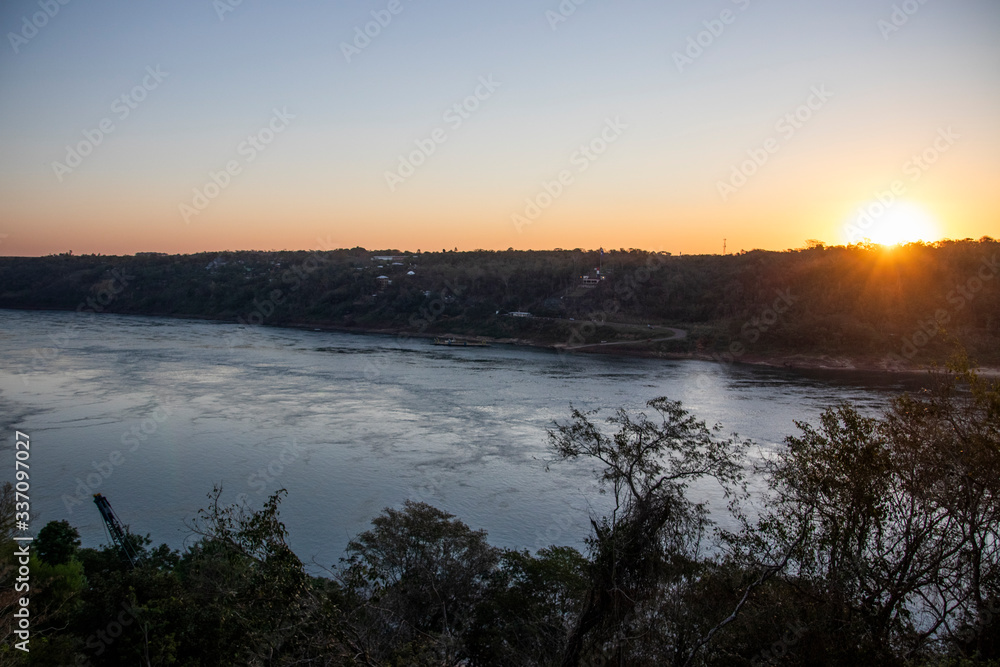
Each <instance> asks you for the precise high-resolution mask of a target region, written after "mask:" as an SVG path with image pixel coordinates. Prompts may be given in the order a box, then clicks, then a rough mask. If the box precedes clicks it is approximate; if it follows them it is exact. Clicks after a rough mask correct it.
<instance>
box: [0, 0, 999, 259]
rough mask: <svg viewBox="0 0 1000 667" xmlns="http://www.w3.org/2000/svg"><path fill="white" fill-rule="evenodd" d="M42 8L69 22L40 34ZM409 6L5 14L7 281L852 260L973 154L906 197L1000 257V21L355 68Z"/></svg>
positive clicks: (457, 15)
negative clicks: (902, 207) (778, 255)
mask: <svg viewBox="0 0 1000 667" xmlns="http://www.w3.org/2000/svg"><path fill="white" fill-rule="evenodd" d="M678 4H680V5H681V6H678ZM904 4H905V5H906V7H905V9H907V10H910V14H909V15H906V14H905V13H899V12H902V11H903V9H904V8H903V7H902V6H903V5H904ZM43 6H48V7H49V13H54V15H53V16H51V17H47V16H46V17H45V20H44V21H43V20H41V19H37V16H39V14H38V13H39V12H43V11H44V10H43V8H42V7H43ZM389 6H390V2H389V1H388V0H385V1H374V2H365V1H358V2H313V1H303V2H291V3H288V2H286V3H279V2H275V1H273V0H272V1H268V0H261V1H253V0H243V2H242V3H240V4H239V5H237V6H230V4H229V3H228V2H226V0H219V2H216V3H213V2H211V1H209V0H205V1H199V2H186V3H177V4H174V5H172V4H167V3H150V2H141V1H140V2H132V3H126V2H115V1H109V2H104V3H100V4H97V3H87V2H83V1H82V0H69V2H67V4H65V5H60V4H59V3H58V0H52V1H51V2H47V0H42V2H41V4H40V3H39V2H38V0H36V1H35V2H21V1H13V2H8V3H6V4H5V5H4V7H3V9H2V10H0V27H2V28H3V32H4V35H5V40H4V44H3V45H2V48H0V82H2V84H3V85H2V91H3V92H2V94H0V119H2V122H0V148H2V150H0V175H2V185H0V188H2V190H0V194H2V202H0V234H5V235H6V236H3V237H0V254H46V253H49V252H60V251H64V250H67V249H73V250H74V251H75V252H104V253H123V252H135V251H138V250H163V251H169V252H194V251H198V250H220V249H226V248H230V249H237V248H260V249H267V248H309V247H314V246H315V245H316V239H319V238H326V239H332V240H333V242H335V243H336V245H344V246H353V245H364V246H366V247H370V248H389V247H398V248H409V249H416V248H418V247H422V248H424V249H429V248H439V247H453V246H458V247H460V248H476V247H495V248H506V247H508V246H513V247H534V248H546V247H557V246H558V247H578V246H580V247H597V246H599V245H603V246H611V247H619V246H624V247H633V246H634V247H647V248H651V249H652V248H654V247H658V248H659V249H666V250H674V251H684V252H716V251H718V246H719V245H720V242H721V239H722V238H723V237H727V238H729V239H730V242H729V247H730V249H738V248H740V247H745V248H747V249H749V248H753V247H770V248H784V247H794V246H795V245H797V244H801V242H802V240H803V239H805V238H820V239H824V240H826V241H827V242H831V243H839V242H844V241H845V238H844V229H845V225H846V222H845V221H847V220H848V219H849V218H850V216H851V215H852V211H855V210H856V209H857V207H859V206H863V205H865V204H866V203H867V202H868V201H870V200H871V199H872V197H873V196H874V195H875V194H876V193H877V192H879V191H880V190H881V189H884V188H886V187H888V185H889V184H891V183H892V182H893V181H894V180H898V179H900V178H902V176H901V174H902V165H903V164H904V163H905V162H906V160H907V159H908V157H909V156H911V155H912V154H914V153H920V152H922V151H924V150H927V149H928V147H929V146H932V145H933V141H934V139H935V136H936V133H937V132H938V131H939V129H941V128H944V127H952V128H953V131H954V132H955V133H956V134H957V135H958V136H959V137H960V138H959V139H958V140H957V141H956V142H955V143H954V145H953V146H949V148H948V150H947V152H946V153H945V154H943V155H941V156H940V160H938V161H936V162H935V164H934V165H933V166H932V167H930V168H929V169H927V171H926V173H925V174H924V175H923V177H922V178H921V179H920V180H919V182H913V183H910V182H907V188H906V190H907V192H906V198H907V200H908V203H913V204H914V205H916V206H917V207H918V208H920V209H922V210H923V211H925V212H926V214H927V216H928V217H930V218H933V219H934V220H935V221H936V222H937V223H938V225H939V228H940V235H943V236H952V237H965V236H972V237H978V236H982V235H984V234H988V233H991V232H992V233H993V235H996V230H998V229H1000V225H998V224H997V221H998V218H997V214H998V213H1000V210H998V205H997V203H996V202H995V201H994V200H995V197H993V196H992V188H995V187H996V185H997V179H998V176H1000V126H998V123H997V120H996V119H997V118H1000V85H998V84H1000V79H998V76H1000V40H998V39H997V35H1000V4H998V3H996V2H995V1H986V0H957V1H953V2H944V1H943V0H927V1H926V2H924V3H923V4H920V3H919V2H917V0H911V2H910V3H899V2H897V3H893V2H881V1H877V0H868V1H864V2H862V1H859V0H847V1H844V2H840V3H817V2H791V1H789V0H785V1H779V0H771V1H770V2H763V1H762V0H750V1H749V2H746V1H745V0H740V1H739V2H733V1H731V0H718V1H715V2H705V3H654V2H619V3H611V2H604V1H600V0H587V1H586V2H584V3H583V4H582V5H579V6H576V5H574V4H573V3H572V2H571V0H567V2H564V3H563V7H571V6H572V7H575V11H574V12H573V13H572V14H571V15H569V16H566V17H564V18H565V19H566V20H565V21H560V22H559V23H558V24H555V25H554V27H553V21H552V17H553V16H555V15H556V14H553V13H550V12H556V13H558V12H559V11H560V10H559V8H560V3H558V2H555V1H552V2H528V1H518V0H514V1H512V2H508V3H504V4H500V3H486V2H436V3H429V2H420V0H399V4H398V7H397V8H401V11H399V12H398V13H397V14H395V15H391V22H389V23H388V24H387V25H386V26H385V27H381V28H380V32H379V34H378V35H377V36H376V37H374V38H372V39H371V42H370V44H368V45H367V46H366V47H365V48H364V49H363V50H361V52H360V53H355V54H353V55H352V57H351V61H350V62H348V61H347V59H346V58H345V56H344V54H343V52H342V50H343V47H342V45H343V43H345V42H351V41H352V40H353V39H354V36H355V29H356V28H361V29H364V26H365V24H366V23H369V22H371V21H373V20H374V19H373V16H372V12H376V13H379V12H386V11H387V8H388V7H389ZM220 7H226V8H229V9H231V11H225V12H220V9H219V8H220ZM894 7H895V8H897V9H898V11H897V14H896V16H897V23H898V24H899V25H893V24H892V23H891V21H892V16H893V12H894ZM54 8H58V11H54ZM723 12H728V13H727V14H723ZM220 13H221V18H220ZM385 15H386V14H384V13H383V14H382V16H383V18H384V17H385ZM902 16H905V17H906V22H905V23H902V21H900V20H899V18H900V17H902ZM33 17H35V22H36V23H39V24H41V23H44V25H42V27H40V28H38V29H37V34H32V33H31V30H30V28H29V29H28V30H27V31H26V30H25V29H24V25H25V24H24V21H25V20H28V21H29V22H30V21H31V20H32V18H33ZM720 17H723V18H725V19H726V21H728V23H724V22H723V21H722V20H720ZM561 18H562V17H561ZM880 21H882V22H883V23H881V26H880ZM706 22H708V25H706ZM890 25H891V26H892V27H893V28H898V30H892V31H891V32H888V30H887V26H890ZM712 28H714V29H715V31H716V32H717V33H718V34H716V35H711V34H710V30H711V29H712ZM373 32H374V31H373ZM699 33H701V39H702V42H703V44H706V46H704V47H703V48H702V52H701V53H698V52H697V51H696V50H695V51H691V52H690V53H692V54H695V55H696V56H697V57H696V58H692V59H691V62H688V63H686V64H685V65H684V67H683V68H681V69H679V68H678V66H677V60H676V55H675V54H677V53H678V52H680V53H684V52H685V49H686V48H687V47H688V46H689V41H688V40H689V39H695V40H696V39H698V37H699ZM12 34H13V35H15V37H11V35H12ZM19 34H20V36H21V37H22V38H23V37H24V36H25V35H28V34H31V35H32V36H31V37H30V38H27V39H18V37H16V35H19ZM15 51H16V52H15ZM147 68H153V70H154V71H156V70H157V68H159V71H160V72H163V73H165V77H164V78H163V79H162V81H160V82H158V83H156V85H155V87H153V88H152V89H151V90H147V91H143V92H142V93H141V94H143V95H144V97H145V99H143V100H142V101H141V102H134V101H133V105H134V106H135V108H134V109H130V113H129V116H128V117H127V118H120V114H119V113H118V111H115V109H118V110H120V109H121V108H122V106H121V103H119V104H118V105H115V102H114V100H115V99H116V98H120V96H121V95H129V94H130V91H132V90H133V89H134V88H135V87H136V86H141V85H142V82H143V80H144V77H147V76H148V75H147V72H148V71H149V70H147ZM480 77H492V80H494V81H495V82H497V83H498V84H499V87H498V88H496V90H495V91H494V92H492V93H491V94H490V95H489V97H488V98H487V99H483V100H479V101H478V102H477V107H478V108H476V109H475V111H472V112H470V113H469V114H468V116H469V117H468V119H466V120H464V122H463V123H462V125H461V126H460V127H457V128H453V127H450V126H449V125H448V124H447V123H445V122H444V120H443V114H444V113H445V112H446V110H447V109H448V108H449V107H451V106H452V105H454V104H456V103H459V104H460V103H462V102H463V100H465V99H466V98H467V97H468V96H470V95H472V94H474V91H475V90H476V88H477V86H479V81H480ZM147 81H149V79H148V78H147ZM815 86H825V87H826V89H827V90H829V91H830V92H831V94H832V96H831V97H830V99H829V100H828V101H825V102H824V103H823V104H822V105H821V107H820V108H818V109H815V110H814V114H812V115H811V116H810V118H809V119H808V121H806V122H804V123H802V127H801V128H800V129H797V130H796V132H795V135H794V136H792V137H790V138H787V139H785V138H784V137H780V136H778V135H776V131H775V123H776V121H778V120H779V119H780V118H781V117H782V116H783V115H784V114H787V113H790V112H793V113H794V112H795V110H796V109H798V108H799V107H800V105H802V104H804V103H806V101H807V100H808V98H809V96H810V94H811V92H810V91H811V90H813V88H814V87H815ZM275 109H277V110H279V111H280V110H285V112H286V113H287V115H290V116H294V118H293V119H291V120H290V121H289V122H288V123H287V128H285V129H284V130H283V131H282V132H281V133H280V134H277V136H275V138H274V141H273V142H272V143H270V144H268V145H267V146H266V147H265V148H264V149H263V150H261V151H259V153H258V154H257V155H255V158H254V160H253V161H252V163H248V162H246V161H245V157H246V156H245V155H244V154H241V153H240V152H239V149H238V147H239V146H240V145H241V143H242V142H243V141H245V140H246V139H247V137H248V136H250V135H255V134H257V133H258V132H260V131H261V129H262V128H265V127H267V125H268V123H269V122H270V119H271V118H272V116H273V115H274V110H275ZM615 118H618V119H620V122H621V123H623V124H624V125H626V126H627V128H626V129H625V130H624V132H622V134H621V137H620V138H618V139H617V140H616V141H615V142H614V143H613V144H612V145H610V146H608V147H607V151H606V152H605V153H603V154H602V155H601V156H600V157H599V158H598V159H595V160H594V161H593V163H592V164H591V165H589V168H588V169H587V170H586V172H580V173H577V172H575V171H574V173H573V182H572V183H571V184H570V185H568V186H567V187H565V188H564V191H563V192H562V193H561V194H560V195H559V196H558V197H556V198H555V200H554V201H553V202H552V203H551V205H549V206H546V207H544V210H542V211H541V213H540V214H539V215H538V216H537V217H536V218H533V219H530V220H529V223H530V224H527V225H521V226H520V227H518V226H517V225H515V224H513V223H512V216H517V215H522V219H523V214H524V211H525V210H526V208H527V203H526V202H531V201H536V202H537V201H538V195H539V194H540V193H541V192H543V191H544V184H545V183H547V182H551V181H552V179H554V178H556V177H557V175H558V174H559V172H560V171H562V170H564V169H568V168H569V169H572V167H571V166H570V165H571V156H572V155H573V154H574V151H575V150H576V149H577V148H578V147H579V146H580V145H582V144H586V143H589V142H590V141H592V140H594V139H595V137H597V136H598V135H599V134H600V132H601V128H602V127H603V126H604V124H605V122H607V121H608V119H615ZM103 120H110V121H111V123H112V124H113V125H114V129H113V130H112V131H111V132H109V133H107V134H106V135H105V136H103V138H102V139H101V142H100V144H99V145H95V146H93V147H92V151H91V152H90V154H88V155H87V156H85V157H84V158H83V159H82V160H81V161H80V164H79V166H77V167H74V168H73V169H72V171H71V172H68V173H67V172H66V171H65V170H63V171H62V173H60V172H59V168H58V167H55V166H54V164H55V163H64V164H65V163H66V161H67V148H68V147H69V148H72V147H73V146H78V145H79V143H80V142H81V141H83V142H86V141H87V136H88V135H87V134H85V133H86V132H90V133H91V134H90V135H89V136H91V137H93V136H95V135H94V134H93V132H94V131H95V129H96V128H98V127H99V125H100V123H101V121H103ZM438 128H441V129H443V130H445V132H446V140H445V141H444V142H443V143H441V144H440V145H436V147H435V150H434V152H433V154H431V155H426V156H424V158H425V159H424V161H423V164H421V165H420V166H419V167H418V168H416V169H415V173H414V174H413V175H412V176H411V177H408V178H406V179H405V182H404V183H402V184H401V185H399V187H398V188H396V189H395V190H393V189H390V187H388V186H387V178H386V173H387V172H392V171H394V170H396V169H397V167H398V165H399V160H400V156H403V157H404V158H405V157H406V156H407V155H409V154H410V153H412V151H413V150H415V149H416V147H417V144H416V143H415V142H419V141H426V138H427V137H428V136H430V135H431V133H432V132H433V131H434V130H435V129H438ZM776 136H777V138H778V139H779V140H780V145H779V146H778V150H777V151H776V152H774V153H773V155H770V156H769V157H768V161H767V163H766V164H763V165H760V166H759V169H757V170H755V172H754V174H753V175H752V176H751V177H750V178H748V179H747V183H746V184H745V185H742V186H740V187H739V188H738V192H736V193H735V194H733V195H732V196H731V197H728V198H724V197H722V196H721V195H720V187H719V184H720V183H726V182H729V179H730V175H731V173H732V170H733V167H734V166H736V165H739V164H741V162H742V161H744V160H746V159H747V156H748V151H753V150H758V149H759V147H760V146H761V145H763V143H764V142H765V141H766V140H768V139H769V138H773V137H776ZM85 148H86V147H85ZM232 160H236V161H238V162H239V163H240V173H239V174H237V175H233V176H232V178H231V179H230V182H229V183H228V184H227V185H226V187H224V188H222V190H221V192H220V193H219V194H218V196H217V197H214V198H212V199H211V201H210V202H209V205H208V206H206V207H205V208H204V209H203V210H198V212H197V214H195V215H188V216H187V217H185V215H184V214H183V213H182V206H183V205H185V204H187V205H191V204H192V202H194V201H195V199H196V196H195V195H196V193H197V192H204V189H205V186H206V184H208V183H209V182H210V181H211V174H213V173H218V172H219V170H222V169H224V168H225V165H226V164H227V163H228V162H229V161H232ZM545 201H547V200H545V199H544V198H543V199H542V202H543V203H544V202H545ZM908 210H913V209H912V208H911V209H908ZM897 218H898V216H897ZM887 219H888V218H887ZM886 224H888V223H886ZM894 224H896V225H904V224H906V221H905V220H902V221H900V220H899V219H896V220H895V222H894Z"/></svg>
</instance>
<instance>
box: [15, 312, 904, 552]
mask: <svg viewBox="0 0 1000 667" xmlns="http://www.w3.org/2000/svg"><path fill="white" fill-rule="evenodd" d="M912 382H913V379H912V378H911V379H906V378H902V377H899V376H884V375H879V374H835V373H810V374H801V373H793V372H786V371H782V370H770V369H760V368H753V367H743V366H726V365H721V364H716V363H711V362H700V361H656V360H647V359H626V358H612V357H600V356H586V355H576V356H565V357H561V356H560V355H557V354H555V353H551V352H546V351H539V350H532V349H524V348H516V347H507V346H497V347H490V348H470V349H453V348H442V347H435V346H432V345H430V344H429V343H428V342H427V341H425V340H416V339H414V340H407V339H400V338H397V337H392V336H367V335H351V334H336V333H322V332H311V331H298V330H287V329H273V328H264V327H249V328H243V327H240V326H238V325H234V324H218V323H205V322H191V321H185V320H172V319H158V318H149V317H120V316H114V315H105V316H96V317H90V318H88V317H85V316H81V315H77V314H75V313H49V312H23V311H4V310H0V427H2V428H3V429H4V431H3V433H4V435H3V444H2V446H0V451H2V452H3V456H2V457H0V459H2V460H4V461H6V462H7V463H6V464H5V465H3V467H2V468H0V470H2V473H0V479H11V478H12V477H13V474H12V473H13V467H14V466H13V455H12V454H11V453H9V452H11V451H12V449H13V439H14V438H13V431H14V429H15V428H19V429H21V430H22V431H26V432H28V433H29V434H30V436H31V444H32V447H31V460H30V464H31V472H32V477H31V484H32V489H31V490H32V493H31V499H32V509H33V511H34V512H36V513H37V518H35V519H34V527H35V529H36V530H37V529H38V528H40V527H41V526H42V525H44V523H46V522H48V521H50V520H55V519H68V520H69V521H70V522H71V523H72V524H74V525H75V526H77V527H78V528H79V530H80V532H81V535H82V537H83V541H84V544H85V545H90V546H92V545H96V544H97V543H100V542H103V541H104V540H105V537H104V530H103V525H102V523H101V521H100V516H99V514H98V512H97V509H96V507H95V506H94V505H93V502H92V500H91V494H93V493H96V492H100V493H103V494H105V495H106V496H107V497H108V498H109V500H110V501H111V503H112V506H113V507H114V508H115V510H116V511H117V512H118V514H119V515H120V516H121V517H122V519H123V520H124V521H125V522H126V523H129V524H131V526H132V529H133V531H135V532H140V533H151V535H152V537H153V539H154V541H155V543H157V544H158V543H160V542H167V543H168V544H170V545H172V546H174V547H180V546H182V545H183V544H184V543H185V540H190V539H191V538H190V530H189V529H188V527H187V526H186V522H188V521H190V519H191V518H193V517H194V516H195V515H196V513H197V510H198V509H199V508H201V507H204V506H205V504H206V493H207V492H209V491H210V490H211V489H212V486H213V485H215V484H220V483H221V484H222V485H223V488H224V490H225V496H224V497H225V498H228V499H230V500H234V499H236V498H237V497H239V496H240V494H245V497H246V498H247V499H248V500H249V501H250V502H251V503H253V504H254V505H256V506H259V505H260V504H261V503H262V502H263V501H264V500H265V498H266V497H267V495H268V494H269V493H270V492H272V491H274V490H275V489H278V488H281V487H284V488H286V489H288V491H289V495H288V498H287V499H286V500H285V502H284V503H283V505H282V516H283V518H284V520H285V522H286V524H287V526H288V529H289V531H290V533H291V537H290V542H291V544H292V546H293V548H294V549H295V550H296V553H298V554H299V556H300V557H301V558H302V559H303V560H304V561H306V562H309V561H310V560H312V559H315V561H316V562H317V563H319V564H322V565H330V564H331V563H334V562H336V560H337V558H338V557H339V556H340V555H342V553H343V548H344V546H345V545H346V543H347V541H348V540H349V539H350V538H351V537H353V536H354V535H356V534H357V533H358V532H360V531H362V530H364V529H366V528H367V527H368V526H369V522H370V521H371V519H372V518H373V517H374V516H376V515H377V514H378V513H379V512H380V511H381V510H382V508H384V507H386V506H398V505H399V504H400V503H401V502H402V501H403V500H404V499H407V498H412V499H417V500H423V501H426V502H429V503H431V504H433V505H435V506H437V507H440V508H442V509H444V510H447V511H449V512H451V513H453V514H456V515H457V516H458V517H459V518H461V519H462V520H463V521H465V522H466V523H468V524H470V525H471V526H472V527H474V528H483V529H485V530H487V531H488V532H489V535H490V541H491V542H492V543H494V544H496V545H500V546H508V547H521V548H528V549H535V548H538V547H541V546H545V545H548V544H551V543H557V544H569V545H573V546H577V547H579V546H581V545H582V543H583V538H584V537H585V536H586V534H587V530H588V526H589V523H588V515H589V514H590V513H594V512H601V511H602V510H603V509H604V508H605V507H606V503H607V498H606V497H604V496H601V495H599V493H598V491H597V488H596V486H595V483H594V481H593V474H592V466H590V465H588V464H586V463H582V462H581V463H556V464H553V465H551V466H548V469H546V468H547V464H548V463H549V460H550V459H551V454H550V452H549V450H548V447H547V438H546V429H547V428H549V427H550V426H551V425H552V423H553V421H555V420H566V418H567V416H568V414H569V408H570V405H571V404H572V405H574V406H576V407H579V408H583V409H605V410H608V411H610V410H612V409H614V408H617V407H619V406H625V407H632V408H634V407H640V406H642V404H643V403H645V402H646V401H647V400H649V399H651V398H654V397H657V396H668V397H670V398H672V399H677V400H681V401H682V402H683V403H684V405H685V407H686V408H688V409H689V410H691V411H693V412H694V413H695V414H696V415H697V416H698V417H699V418H700V419H703V420H705V421H706V422H708V423H709V424H712V423H716V422H718V423H721V424H722V425H723V427H724V430H725V432H727V433H728V432H733V431H736V432H738V433H739V434H740V435H741V436H744V437H749V438H752V439H753V440H755V441H756V442H757V443H758V444H759V445H760V447H761V448H762V451H766V450H767V449H768V448H771V447H774V446H775V445H776V444H778V443H780V442H781V441H782V439H783V438H784V437H785V436H786V435H788V434H791V433H795V432H796V428H795V425H794V421H795V420H806V421H812V422H815V421H816V418H817V417H818V415H819V414H820V412H822V410H823V409H824V408H825V407H827V406H830V405H833V404H835V403H837V402H840V401H851V402H854V403H856V404H857V405H859V406H861V407H862V408H864V409H865V410H871V411H874V410H878V409H879V408H880V407H882V406H884V405H885V404H886V403H887V401H888V400H889V398H891V397H892V396H893V395H895V394H896V393H898V392H899V391H901V390H902V389H904V388H907V387H904V383H910V387H912V386H913V385H912ZM695 493H696V494H698V495H699V496H700V497H701V498H704V499H707V500H709V501H710V502H711V501H713V500H714V501H715V502H716V504H717V505H718V492H717V490H716V489H714V488H712V487H711V486H704V487H700V488H698V489H696V490H695Z"/></svg>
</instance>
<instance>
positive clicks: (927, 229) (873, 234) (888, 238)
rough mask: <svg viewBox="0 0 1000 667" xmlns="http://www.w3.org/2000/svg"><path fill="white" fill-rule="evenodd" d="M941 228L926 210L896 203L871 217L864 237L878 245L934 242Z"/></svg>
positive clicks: (917, 206)
mask: <svg viewBox="0 0 1000 667" xmlns="http://www.w3.org/2000/svg"><path fill="white" fill-rule="evenodd" d="M940 230H941V227H940V225H939V224H938V222H937V220H936V219H935V218H934V216H933V215H931V214H930V213H929V212H928V211H927V210H926V209H924V208H923V207H922V206H920V205H918V204H914V203H913V202H896V203H894V204H892V205H891V206H889V207H888V208H887V209H885V212H884V213H882V215H880V216H873V220H872V224H871V226H870V227H869V229H868V230H867V232H866V234H865V235H866V236H867V237H868V238H870V239H871V240H872V241H873V242H875V243H878V244H879V245H886V246H888V245H898V244H902V243H912V242H914V241H925V242H930V241H936V240H937V239H938V238H940V235H941V231H940Z"/></svg>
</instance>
